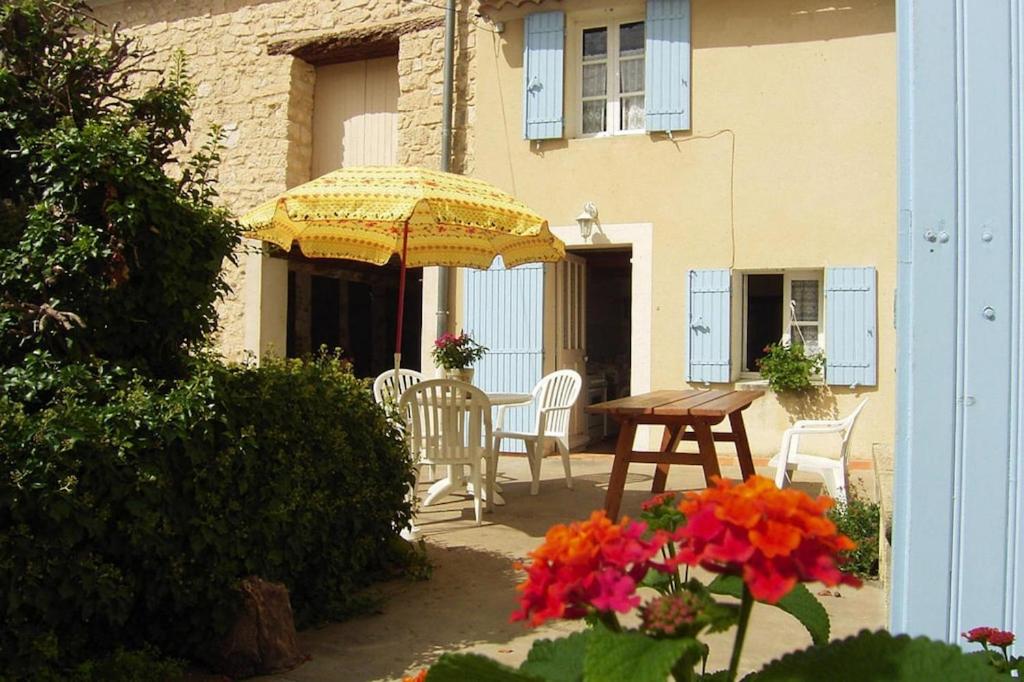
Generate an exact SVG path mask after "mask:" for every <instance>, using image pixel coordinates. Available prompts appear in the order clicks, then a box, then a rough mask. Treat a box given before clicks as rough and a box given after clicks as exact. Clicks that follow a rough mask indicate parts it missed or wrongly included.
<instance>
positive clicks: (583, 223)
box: [576, 201, 597, 239]
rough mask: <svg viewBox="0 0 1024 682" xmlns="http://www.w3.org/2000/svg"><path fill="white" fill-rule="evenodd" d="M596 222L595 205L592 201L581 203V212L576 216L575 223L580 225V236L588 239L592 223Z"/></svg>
mask: <svg viewBox="0 0 1024 682" xmlns="http://www.w3.org/2000/svg"><path fill="white" fill-rule="evenodd" d="M596 222H597V206H595V205H594V202H592V201H588V202H587V203H585V204H583V212H582V213H580V214H579V215H578V216H576V223H577V224H578V225H579V226H580V236H581V237H583V238H584V239H590V233H591V232H593V231H594V223H596Z"/></svg>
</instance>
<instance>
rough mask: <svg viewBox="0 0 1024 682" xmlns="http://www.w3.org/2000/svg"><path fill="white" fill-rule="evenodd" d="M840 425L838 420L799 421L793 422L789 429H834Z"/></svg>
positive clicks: (840, 422)
mask: <svg viewBox="0 0 1024 682" xmlns="http://www.w3.org/2000/svg"><path fill="white" fill-rule="evenodd" d="M842 425H843V422H842V421H840V420H838V419H801V420H800V421H797V422H793V426H792V427H790V428H802V427H804V426H825V427H834V426H842Z"/></svg>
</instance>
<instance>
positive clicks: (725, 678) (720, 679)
mask: <svg viewBox="0 0 1024 682" xmlns="http://www.w3.org/2000/svg"><path fill="white" fill-rule="evenodd" d="M697 679H698V680H699V681H700V682H729V671H728V670H717V671H715V672H713V673H708V674H707V675H703V676H701V677H698V678H697Z"/></svg>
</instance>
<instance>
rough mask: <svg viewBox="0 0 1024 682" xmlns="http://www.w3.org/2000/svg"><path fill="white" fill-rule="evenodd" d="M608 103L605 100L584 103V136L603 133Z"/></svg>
mask: <svg viewBox="0 0 1024 682" xmlns="http://www.w3.org/2000/svg"><path fill="white" fill-rule="evenodd" d="M606 111H607V103H606V102H605V100H603V99H599V100H592V101H590V102H584V103H583V134H584V135H589V134H591V133H603V132H604V131H605V114H606Z"/></svg>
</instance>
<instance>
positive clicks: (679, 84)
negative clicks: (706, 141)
mask: <svg viewBox="0 0 1024 682" xmlns="http://www.w3.org/2000/svg"><path fill="white" fill-rule="evenodd" d="M646 43H647V55H646V56H647V77H646V84H645V90H646V93H647V113H646V117H645V121H646V128H647V130H648V131H649V132H656V131H671V130H689V129H690V0H647V41H646Z"/></svg>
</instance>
